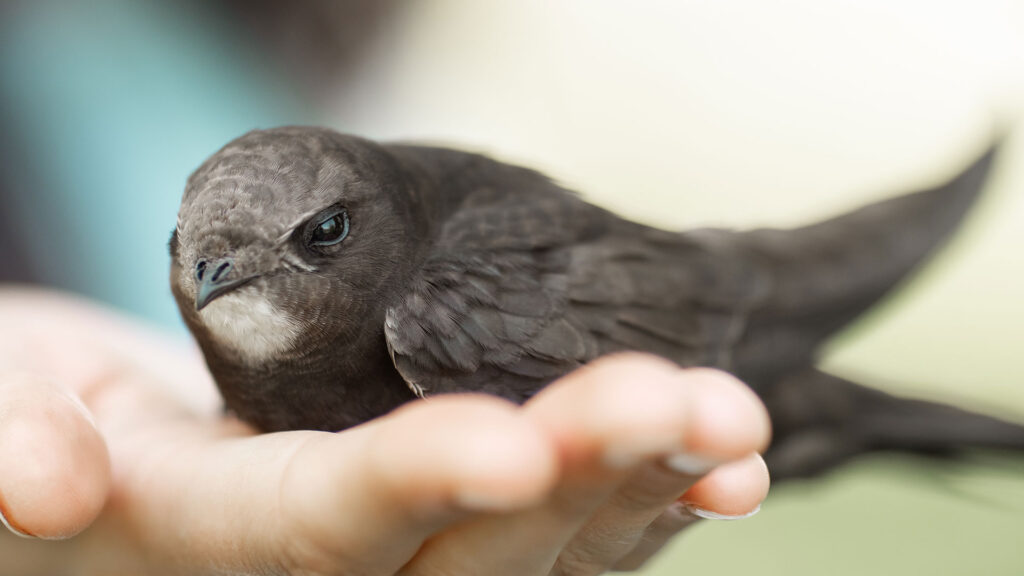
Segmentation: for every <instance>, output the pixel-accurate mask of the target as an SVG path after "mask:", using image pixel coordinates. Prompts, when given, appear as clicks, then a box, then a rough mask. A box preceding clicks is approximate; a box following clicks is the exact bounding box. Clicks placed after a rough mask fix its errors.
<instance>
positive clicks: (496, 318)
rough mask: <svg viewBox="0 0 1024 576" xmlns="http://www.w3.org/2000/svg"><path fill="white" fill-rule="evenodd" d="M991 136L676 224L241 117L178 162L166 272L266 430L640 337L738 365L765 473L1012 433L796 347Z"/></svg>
mask: <svg viewBox="0 0 1024 576" xmlns="http://www.w3.org/2000/svg"><path fill="white" fill-rule="evenodd" d="M993 156H994V147H993V149H992V150H989V151H988V152H987V153H986V154H984V155H983V156H982V157H981V158H979V159H978V160H977V161H975V162H974V163H973V164H972V165H971V166H970V167H969V168H968V169H967V170H966V171H964V172H963V173H961V174H959V175H958V176H956V177H955V178H954V179H953V180H951V181H949V182H948V183H946V184H944V185H942V186H939V187H937V188H935V189H932V190H928V191H925V192H920V193H917V194H911V195H907V196H903V197H899V198H895V199H893V200H889V201H885V202H881V203H878V204H874V205H871V206H868V207H866V208H862V209H860V210H858V211H855V212H852V213H849V214H846V215H843V216H840V217H838V218H835V219H833V220H829V221H827V222H824V223H821V224H816V225H812V226H807V227H804V228H799V229H795V230H770V229H764V230H753V231H748V232H733V231H728V230H718V229H706V230H696V231H690V232H683V233H676V232H668V231H663V230H658V229H654V228H650V227H647V226H643V225H640V224H637V223H633V222H629V221H627V220H624V219H621V218H619V217H617V216H615V215H614V214H612V213H610V212H608V211H606V210H603V209H601V208H598V207H595V206H593V205H590V204H587V203H586V202H584V201H583V200H581V199H580V198H579V197H578V196H576V195H574V194H572V193H571V192H568V191H566V190H564V189H562V188H560V187H559V186H557V185H556V184H554V183H553V182H552V181H551V180H549V179H548V178H546V177H545V176H543V175H541V174H539V173H537V172H534V171H531V170H528V169H524V168H520V167H516V166H510V165H507V164H503V163H500V162H496V161H494V160H491V159H489V158H486V157H483V156H480V155H476V154H469V153H463V152H458V151H453V150H446V149H440V148H429V147H419V146H406V145H380V144H376V143H374V142H370V141H368V140H364V139H360V138H356V137H353V136H346V135H342V134H338V133H336V132H332V131H330V130H326V129H320V128H304V127H290V128H278V129H274V130H267V131H255V132H250V133H249V134H246V135H244V136H242V137H241V138H238V139H237V140H235V141H233V142H231V143H229V144H228V145H227V146H225V147H224V148H223V149H221V150H220V151H219V152H217V153H216V154H214V155H213V156H212V157H211V158H210V159H208V160H207V161H206V162H205V163H204V164H203V165H202V166H201V167H200V168H199V169H198V170H196V172H195V173H194V174H193V175H192V176H191V178H190V179H189V182H188V186H187V188H186V190H185V195H184V198H183V200H182V205H181V211H180V214H179V219H178V226H177V228H176V230H175V232H174V235H173V237H172V239H171V254H172V262H173V263H172V270H171V284H172V287H173V291H174V295H175V297H176V299H177V301H178V305H179V307H180V309H181V313H182V315H183V317H184V319H185V321H186V323H187V324H188V326H189V327H190V328H191V330H192V331H193V333H194V334H195V336H196V339H197V340H198V341H199V344H200V346H201V348H202V350H203V352H204V354H205V356H206V360H207V363H208V365H209V367H210V370H211V372H212V373H213V375H214V377H215V379H216V381H217V384H218V386H219V387H220V390H221V392H222V394H223V396H224V399H225V401H226V403H227V406H228V407H229V408H230V409H231V410H232V411H234V412H235V413H237V414H238V415H239V416H240V417H241V418H242V419H244V420H246V421H248V422H250V423H252V424H254V425H256V426H257V427H259V428H261V429H263V430H267V431H272V430H283V429H294V428H310V429H322V430H341V429H344V428H347V427H350V426H353V425H355V424H358V423H360V422H363V421H366V420H368V419H371V418H373V417H375V416H379V415H381V414H383V413H385V412H387V411H389V410H391V409H392V408H394V407H396V406H398V405H400V404H402V403H404V402H407V401H409V400H412V399H414V398H415V397H416V396H417V395H421V396H422V395H430V394H440V393H447V392H459V391H471V390H472V391H484V392H489V393H493V394H497V395H500V396H504V397H506V398H510V399H512V400H515V401H523V400H525V399H527V398H529V397H530V396H531V395H532V394H534V393H535V392H536V391H537V390H538V389H540V388H542V387H543V386H544V385H546V384H547V383H549V382H551V381H552V380H554V379H556V378H558V377H559V376H561V375H563V374H565V373H566V372H569V371H570V370H572V369H574V368H576V367H578V366H580V365H582V364H584V363H586V362H587V361H589V360H591V359H593V358H595V357H597V356H599V355H603V354H608V353H611V352H615V351H619V350H643V351H648V352H652V353H655V354H658V355H661V356H664V357H666V358H669V359H672V360H674V361H675V362H678V363H679V364H681V365H684V366H693V365H705V366H716V367H719V368H724V369H726V370H729V371H731V372H733V373H735V374H736V375H738V376H739V377H740V378H741V379H743V380H744V381H745V382H747V383H748V384H749V385H750V386H751V387H752V388H753V389H754V390H755V391H756V392H757V393H758V394H759V395H760V396H761V397H762V398H763V399H764V400H765V403H766V404H767V406H768V408H769V411H770V413H771V416H772V421H773V425H774V429H775V439H774V441H773V444H772V448H771V450H770V452H769V453H768V455H767V458H768V461H769V466H770V468H771V469H772V473H773V476H774V477H775V478H784V477H790V476H805V475H812V474H815V473H817V472H819V471H822V470H825V469H827V468H829V467H831V466H833V465H836V464H839V463H841V462H843V461H845V460H847V459H848V458H850V457H852V456H854V455H857V454H859V453H862V452H866V451H870V450H876V449H898V450H912V451H920V452H927V453H946V452H949V451H951V450H956V449H958V448H963V447H968V446H996V447H1013V448H1024V428H1021V427H1018V426H1015V425H1012V424H1008V423H1004V422H1001V421H998V420H995V419H991V418H988V417H985V416H980V415H975V414H971V413H968V412H965V411H962V410H958V409H954V408H951V407H946V406H941V405H938V404H932V403H927V402H921V401H915V400H904V399H898V398H895V397H892V396H889V395H886V394H884V393H882V392H878V391H875V390H872V389H868V388H864V387H861V386H858V385H856V384H853V383H851V382H848V381H845V380H842V379H840V378H836V377H833V376H830V375H827V374H824V373H821V372H818V371H816V370H815V369H814V367H813V364H814V360H815V351H816V350H817V348H818V347H819V345H820V344H821V343H822V341H823V340H824V339H826V338H827V337H828V336H830V335H832V334H833V333H834V332H836V331H837V330H838V329H840V328H842V327H843V326H845V325H846V324H847V323H849V322H850V321H851V320H852V319H854V318H855V317H857V316H858V315H859V314H861V313H862V312H863V311H864V310H866V309H867V308H869V307H870V306H871V305H872V304H873V303H874V302H876V301H877V300H878V299H879V298H880V297H881V296H883V295H884V294H885V293H886V292H887V291H888V290H889V289H890V288H891V287H892V286H893V285H894V284H896V283H897V282H898V281H899V280H900V279H901V278H903V277H904V276H905V275H906V274H907V273H908V272H909V271H910V270H911V269H912V268H913V267H914V266H916V265H917V264H918V263H920V262H921V261H922V260H923V259H924V258H925V256H926V255H927V254H928V253H929V252H930V251H931V250H932V249H933V248H934V247H935V246H936V245H938V244H939V243H941V241H942V240H943V239H945V238H946V237H947V236H948V235H949V234H950V233H951V232H952V230H953V229H954V228H955V227H956V225H957V223H958V222H959V221H960V219H961V217H962V216H963V214H964V213H965V212H966V210H967V209H968V208H969V206H970V205H971V203H972V202H973V200H974V198H975V196H976V195H977V194H978V192H979V190H980V189H981V188H982V184H983V182H984V179H985V176H986V174H987V172H988V170H989V166H990V164H991V162H992V159H993Z"/></svg>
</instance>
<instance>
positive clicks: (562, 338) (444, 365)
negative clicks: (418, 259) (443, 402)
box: [384, 251, 596, 401]
mask: <svg viewBox="0 0 1024 576" xmlns="http://www.w3.org/2000/svg"><path fill="white" fill-rule="evenodd" d="M566 282H567V278H566V266H565V262H564V257H562V256H559V255H557V254H552V253H548V254H543V253H517V252H512V251H503V252H493V253H474V254H467V255H461V256H459V257H451V258H437V259H434V260H432V261H430V262H428V263H427V264H426V265H425V267H424V269H423V271H422V274H421V276H420V278H419V279H418V280H417V281H416V283H415V285H414V286H412V287H411V289H410V290H409V291H408V293H407V295H406V297H405V298H404V300H403V301H402V302H401V303H399V304H398V305H397V306H395V307H392V308H390V309H389V310H388V311H387V314H386V318H385V326H384V331H385V334H386V336H387V341H388V348H389V350H390V352H391V356H392V359H393V360H394V362H395V366H396V368H397V369H398V371H399V373H401V374H402V377H403V378H405V380H406V382H407V383H408V384H409V386H410V387H411V388H412V389H413V391H414V392H416V394H417V395H419V396H425V395H429V394H436V393H444V392H456V391H479V392H490V393H493V394H497V395H500V396H504V397H508V398H510V399H513V400H517V401H522V400H525V399H526V398H528V397H529V396H530V395H531V394H532V393H533V392H535V391H536V390H538V389H539V388H541V387H542V386H543V385H544V384H545V383H547V382H550V381H551V380H553V379H555V378H557V377H558V376H561V375H562V374H564V373H566V372H569V371H570V370H572V369H573V368H576V367H577V366H579V365H581V364H582V363H583V362H585V361H587V360H589V359H590V358H593V357H594V356H595V355H596V343H595V340H594V338H593V337H592V336H591V335H590V334H588V333H587V332H586V331H585V330H583V329H582V328H581V327H580V326H579V325H577V324H576V323H574V322H573V321H572V320H571V318H569V317H568V316H567V314H566V306H567V302H566Z"/></svg>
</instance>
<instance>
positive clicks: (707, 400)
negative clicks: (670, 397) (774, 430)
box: [682, 368, 771, 461]
mask: <svg viewBox="0 0 1024 576" xmlns="http://www.w3.org/2000/svg"><path fill="white" fill-rule="evenodd" d="M682 374H683V377H684V378H686V380H687V383H688V384H689V387H690V389H691V393H692V395H691V404H690V424H689V429H688V434H687V446H688V448H690V449H691V450H693V451H694V452H695V453H698V454H701V455H704V456H709V457H713V458H715V459H718V460H719V461H728V460H732V459H735V458H739V457H742V456H744V455H746V454H748V453H750V452H763V451H764V450H765V449H766V448H767V447H768V443H769V441H770V440H771V420H770V418H769V416H768V410H767V409H766V408H765V406H764V404H763V403H762V402H761V399H760V398H758V396H757V394H755V393H754V391H753V390H751V389H750V387H748V386H747V385H745V384H744V383H743V382H741V381H740V380H738V379H737V378H736V377H734V376H732V375H731V374H728V373H726V372H723V371H720V370H715V369H711V368H690V369H686V370H683V372H682Z"/></svg>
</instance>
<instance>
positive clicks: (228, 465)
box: [112, 396, 557, 574]
mask: <svg viewBox="0 0 1024 576" xmlns="http://www.w3.org/2000/svg"><path fill="white" fill-rule="evenodd" d="M182 430H183V431H180V432H176V433H172V434H171V435H170V436H169V435H168V431H167V425H166V424H161V426H160V429H159V430H158V431H150V432H148V435H149V437H148V440H147V441H146V442H145V443H144V445H145V446H147V447H149V448H148V449H147V450H146V451H141V450H138V451H136V452H135V453H133V454H132V455H131V456H129V457H124V458H121V457H118V458H117V459H118V461H121V462H131V463H132V464H133V465H132V467H131V468H130V469H126V470H122V482H123V484H124V486H125V488H124V490H123V493H122V498H121V499H119V500H118V502H117V506H116V507H114V510H113V511H112V512H113V513H116V514H118V515H119V521H120V522H121V525H122V526H125V527H126V529H127V531H130V532H133V533H136V534H139V535H140V536H141V538H142V540H141V541H140V542H139V544H140V546H142V547H144V548H145V549H147V550H149V551H150V556H151V557H156V558H158V559H159V558H160V557H161V556H172V555H173V557H174V559H175V562H179V563H180V562H181V560H182V558H184V559H187V561H188V562H191V563H193V565H194V566H196V567H198V566H204V565H205V566H209V565H217V566H222V567H224V568H225V570H227V569H228V568H230V569H231V570H235V571H238V572H246V571H259V572H261V573H262V572H275V573H276V572H281V573H322V574H335V573H344V574H377V573H394V571H396V570H397V569H398V568H399V567H400V566H401V565H402V564H404V563H405V562H406V561H408V559H409V558H410V557H412V555H413V554H414V553H415V552H416V550H417V549H418V548H419V547H420V545H421V544H422V543H423V541H424V539H426V538H427V537H428V536H429V535H430V534H432V533H433V532H434V531H436V530H437V529H439V528H440V527H443V526H445V525H446V524H447V523H448V522H453V521H455V520H457V519H459V518H462V517H465V516H466V515H469V514H472V513H474V512H476V511H479V510H481V509H483V510H492V509H502V510H504V509H508V508H510V507H515V506H520V505H528V504H530V503H532V502H535V501H536V500H537V499H539V498H540V497H542V495H543V494H545V493H546V492H547V491H548V490H549V489H550V486H551V484H552V483H553V481H554V478H555V476H556V469H555V466H556V462H557V461H556V458H555V455H554V451H553V448H552V446H551V445H550V442H549V441H548V440H547V439H546V438H545V437H544V435H543V434H542V433H541V431H540V430H538V429H537V427H536V425H535V424H533V423H532V422H530V421H529V420H528V419H526V418H525V417H524V416H523V415H522V414H521V413H520V412H519V411H518V409H517V408H516V407H515V406H513V405H511V404H510V403H508V402H505V401H502V400H499V399H496V398H492V397H482V396H450V397H442V398H437V399H436V400H434V399H432V400H431V401H425V402H417V403H413V404H412V405H409V406H408V407H406V408H403V409H400V410H399V411H397V412H396V413H394V414H392V415H390V416H388V417H385V418H382V419H379V420H376V421H373V422H371V423H369V424H368V425H365V426H362V427H358V428H355V429H352V430H349V431H346V432H343V433H339V434H331V433H325V432H286V433H278V434H266V435H261V436H255V437H237V438H203V437H195V436H193V437H189V436H188V435H194V433H193V432H191V431H190V430H191V428H188V429H185V428H183V429H182ZM122 436H123V434H122V435H119V437H122ZM154 446H161V447H162V448H161V449H159V450H154V449H153V447H154ZM123 449H124V450H136V449H135V448H134V447H133V446H132V444H131V443H126V444H124V445H123ZM254 503H257V504H259V505H254ZM197 534H202V535H203V536H202V537H201V538H197ZM388 571H390V572H388Z"/></svg>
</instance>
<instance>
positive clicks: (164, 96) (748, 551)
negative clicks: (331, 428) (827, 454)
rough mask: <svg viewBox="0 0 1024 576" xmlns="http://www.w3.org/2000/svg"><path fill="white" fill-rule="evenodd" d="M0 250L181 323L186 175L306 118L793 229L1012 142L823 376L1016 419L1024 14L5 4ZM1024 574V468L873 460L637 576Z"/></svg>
mask: <svg viewBox="0 0 1024 576" xmlns="http://www.w3.org/2000/svg"><path fill="white" fill-rule="evenodd" d="M0 100H2V107H0V128H2V130H0V142H2V144H3V155H2V156H3V160H2V172H0V178H2V180H0V185H2V188H0V194H2V195H3V196H2V197H0V199H2V206H3V213H2V214H0V224H2V225H3V226H2V227H0V228H2V229H3V232H2V233H0V241H2V244H0V247H2V248H3V253H2V255H0V257H2V258H5V259H7V260H8V261H9V263H10V266H8V268H7V270H13V271H15V272H14V273H12V274H13V275H12V276H10V278H15V279H26V278H27V279H33V280H35V281H37V282H43V283H47V284H51V285H56V286H60V287H64V288H67V289H72V290H75V291H78V292H81V293H84V294H87V295H89V296H91V297H94V298H97V299H100V300H102V301H105V302H108V303H110V304H113V305H115V306H117V307H119V308H121V309H123V310H125V311H128V312H130V313H132V314H135V315H137V316H142V317H145V318H147V319H149V320H150V321H152V322H154V323H158V324H161V325H163V326H165V327H166V328H167V329H168V330H174V331H177V332H178V333H180V334H181V335H182V337H184V334H185V331H184V329H183V328H182V326H181V324H180V322H179V321H178V319H177V314H176V311H175V309H174V305H173V301H172V298H171V296H170V292H169V290H168V288H167V281H166V274H167V266H168V261H167V256H166V248H165V244H166V241H167V238H168V236H169V233H170V230H171V229H172V228H173V226H174V218H175V213H176V210H177V205H178V201H179V198H180V193H181V190H182V188H183V186H184V182H185V178H186V177H187V175H188V174H189V172H190V171H191V170H192V169H194V168H195V167H196V166H198V164H199V163H200V162H201V161H202V159H203V158H205V157H206V156H207V155H209V154H210V153H212V152H213V151H214V150H216V149H217V148H218V147H220V146H221V145H222V144H224V143H225V142H227V141H228V140H229V139H231V138H233V137H235V136H237V135H239V134H241V133H242V132H244V131H246V130H249V129H252V128H257V127H269V126H273V125H278V124H286V123H319V124H325V125H329V126H332V127H334V128H337V129H341V130H346V131H352V132H357V133H360V134H363V135H367V136H371V137H375V138H385V139H399V138H400V139H417V140H428V141H433V142H443V143H448V144H452V145H456V146H460V147H465V148H473V149H477V150H483V151H486V152H490V153H492V154H494V155H497V156H499V157H502V158H504V159H508V160H512V161H517V162H522V163H525V164H529V165H532V166H535V167H537V168H540V169H543V170H545V171H547V172H549V173H551V174H552V175H553V176H555V177H556V178H558V179H559V180H561V181H562V182H564V183H565V184H566V185H568V186H570V187H572V188H575V189H577V190H580V191H581V192H583V193H584V195H585V196H586V197H587V198H589V199H591V200H592V201H594V202H597V203H599V204H602V205H604V206H607V207H609V208H611V209H614V210H616V211H619V212H621V213H623V214H625V215H628V216H630V217H633V218H636V219H640V220H643V221H646V222H649V223H652V224H657V225H661V226H665V227H671V228H683V227H690V226H703V225H724V226H738V227H746V226H760V225H772V226H775V225H779V226H782V225H792V224H798V223H802V222H807V221H810V220H813V219H816V218H819V217H823V216H826V215H829V214H833V213H836V212H839V211H841V210H844V209H847V208H851V207H853V206H856V205H859V204H862V203H864V202H867V201H869V200H875V199H879V198H882V197H887V196H892V195H895V194H897V193H899V192H901V191H907V190H910V189H915V188H919V187H922V186H925V185H928V184H932V183H935V182H937V181H938V180H940V179H942V178H943V177H946V176H949V175H951V174H953V173H954V172H956V171H957V170H958V169H960V168H962V167H963V166H964V165H965V164H966V162H967V161H968V160H969V159H970V158H972V157H973V155H974V154H975V153H976V152H977V151H979V150H980V149H981V148H982V147H983V146H984V144H985V142H986V141H988V140H989V139H991V138H992V137H993V134H994V133H995V132H1001V131H1012V130H1014V129H1015V130H1016V132H1017V133H1012V132H1011V137H1010V139H1009V141H1008V142H1007V146H1006V149H1005V150H1004V153H1003V155H1002V156H1001V158H1000V161H999V164H998V167H997V170H996V173H995V175H994V178H993V180H992V181H991V183H990V184H991V185H990V187H989V190H988V194H987V195H986V196H985V197H984V198H983V200H982V202H981V204H980V205H979V206H978V207H977V210H975V212H974V213H973V214H972V215H971V217H970V219H969V221H968V222H967V224H966V226H965V227H964V229H963V231H962V233H961V234H960V235H959V236H958V237H957V238H956V239H955V240H954V242H953V243H952V244H951V245H950V246H949V247H948V249H947V250H945V251H944V252H943V253H942V254H941V255H940V256H939V258H937V259H936V260H935V261H933V262H932V263H931V265H929V266H928V267H927V268H926V269H925V270H924V271H923V272H922V273H921V274H919V275H918V276H917V277H916V278H915V279H914V280H913V281H912V282H910V283H909V285H908V286H906V287H905V289H904V290H902V291H901V292H900V293H899V294H897V295H896V296H895V297H893V298H891V299H890V300H889V301H887V302H886V303H885V304H883V305H882V306H881V307H879V308H878V309H877V310H876V311H875V312H874V313H872V314H871V315H870V316H869V317H867V318H865V319H864V320H863V321H862V322H860V323H858V325H856V326H855V327H854V328H853V329H851V330H849V331H847V332H846V333H845V334H843V335H842V336H841V337H840V338H839V339H838V341H837V342H835V343H834V345H833V346H832V347H831V349H830V351H829V353H828V355H827V357H826V358H825V359H824V366H825V367H826V368H827V369H829V370H832V371H835V372H837V373H840V374H843V375H847V376H853V377H856V378H857V379H860V380H863V381H867V382H872V383H876V384H878V385H879V386H883V387H885V388H886V389H888V390H892V391H895V392H898V393H905V394H914V395H921V396H928V397H932V398H942V399H946V400H947V401H950V402H954V403H957V404H960V405H965V406H969V407H973V408H976V409H981V410H985V411H988V412H991V413H993V414H998V415H1002V416H1005V417H1007V418H1013V419H1016V420H1019V421H1024V367H1022V364H1021V358H1022V356H1024V256H1022V254H1021V253H1022V251H1024V135H1021V134H1020V133H1021V132H1022V131H1024V5H1022V4H1021V3H1019V2H1017V1H1014V0H958V1H926V0H913V1H911V0H889V1H881V0H867V1H863V0H862V1H858V2H853V1H838V0H831V1H822V0H784V1H779V2H771V3H767V2H758V1H756V0H732V1H719V2H707V1H699V0H694V1H686V2H679V1H667V0H666V1H642V2H632V3H625V2H616V1H614V0H573V1H568V0H563V1H559V2H550V1H544V0H502V1H495V0H491V1H488V2H473V1H470V0H462V1H458V0H421V1H418V2H373V1H369V0H367V1H349V2H340V1H339V2H327V1H318V2H314V1H310V2H302V3H284V2H276V3H275V2H271V1H269V0H267V1H252V2H244V1H242V0H219V1H216V2H213V1H210V2H198V1H196V2H160V1H157V0H141V1H128V0H99V1H96V2H90V3H77V2H72V1H70V0H69V1H57V0H43V1H37V2H17V1H7V2H3V3H0ZM709 571H710V572H711V573H716V574H741V573H756V574H762V575H770V574H788V575H793V574H837V575H838V574H865V573H870V574H933V575H939V574H1024V460H1021V459H1015V460H1007V459H1000V458H992V457H988V456H983V457H981V458H980V459H979V461H978V462H974V463H972V464H971V465H958V466H938V465H935V464H932V463H928V462H922V461H917V460H897V459H892V458H885V457H879V458H874V459H870V460H866V461H863V462H861V463H858V464H855V465H853V466H850V467H848V468H847V469H845V470H843V471H841V472H839V473H836V474H833V475H831V476H829V477H828V478H826V479H823V480H820V481H815V482H808V483H803V484H794V485H789V486H785V487H783V488H781V489H777V490H775V491H774V492H773V494H772V496H771V497H770V498H769V500H768V502H767V503H766V504H765V506H764V509H763V511H762V512H761V514H759V515H758V516H756V517H754V518H752V519H750V520H745V521H743V522H735V523H712V522H706V523H704V524H702V525H700V526H698V527H697V528H695V529H694V530H692V531H691V532H690V533H688V535H687V536H686V537H685V538H683V539H681V540H680V541H679V542H678V543H677V544H675V545H674V546H673V547H672V548H671V549H670V550H668V551H667V552H666V553H664V554H663V555H662V556H660V557H659V558H657V559H656V560H655V561H654V562H653V563H652V565H651V566H650V567H649V568H648V569H647V570H646V571H645V572H644V574H648V575H652V576H653V575H667V574H682V573H688V574H701V573H708V572H709Z"/></svg>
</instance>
